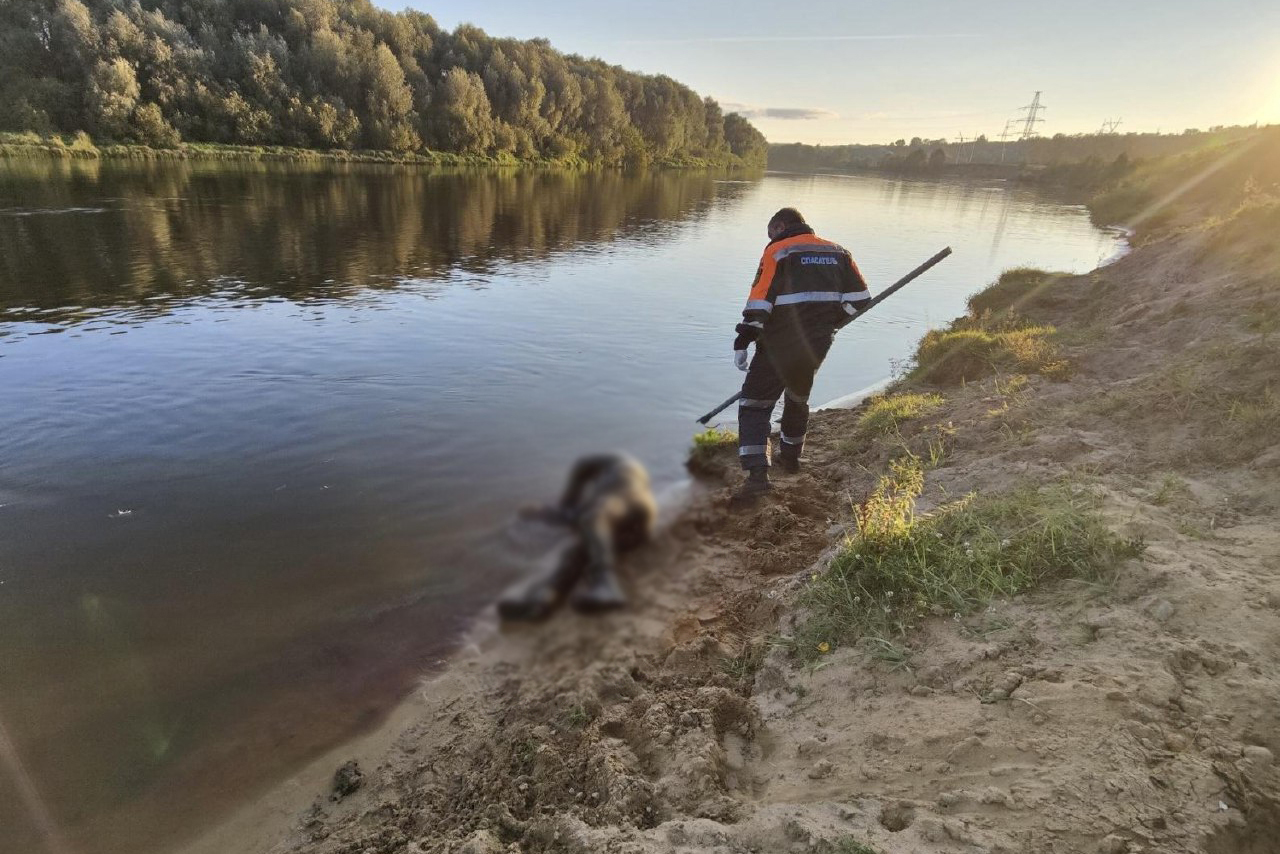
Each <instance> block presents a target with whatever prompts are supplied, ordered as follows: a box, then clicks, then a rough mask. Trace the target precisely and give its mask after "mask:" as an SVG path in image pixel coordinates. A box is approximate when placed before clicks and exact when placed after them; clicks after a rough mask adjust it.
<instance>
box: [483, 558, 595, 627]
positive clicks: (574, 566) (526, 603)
mask: <svg viewBox="0 0 1280 854" xmlns="http://www.w3.org/2000/svg"><path fill="white" fill-rule="evenodd" d="M585 563H586V552H585V550H584V549H583V548H582V546H580V545H576V546H574V547H573V548H571V549H569V550H568V551H567V552H566V553H565V554H564V555H563V557H561V559H560V561H559V562H558V563H557V564H556V566H555V568H554V569H552V570H551V571H550V572H548V573H547V574H545V575H543V576H542V577H541V578H538V579H535V580H534V581H532V582H530V583H529V584H527V585H518V586H516V587H515V588H513V589H511V590H508V591H507V592H506V593H504V594H502V597H501V598H500V599H499V600H498V616H499V617H501V618H502V619H504V620H512V621H514V620H524V621H533V620H543V619H546V618H547V617H549V616H551V614H553V613H554V612H555V610H556V609H557V608H559V607H560V606H561V605H562V604H563V603H564V600H565V597H566V596H568V595H569V591H570V590H572V589H573V585H575V584H576V583H577V582H578V580H579V579H580V578H582V568H583V566H584V564H585Z"/></svg>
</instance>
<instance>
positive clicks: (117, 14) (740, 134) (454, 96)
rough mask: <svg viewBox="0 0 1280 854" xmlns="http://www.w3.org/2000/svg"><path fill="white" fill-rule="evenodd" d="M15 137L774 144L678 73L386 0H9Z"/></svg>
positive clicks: (610, 146) (524, 150)
mask: <svg viewBox="0 0 1280 854" xmlns="http://www.w3.org/2000/svg"><path fill="white" fill-rule="evenodd" d="M0 130H11V131H34V132H37V133H74V132H79V131H83V132H87V133H89V134H92V135H93V136H94V137H95V138H96V139H99V140H105V141H113V142H134V143H142V144H145V145H149V146H153V147H172V146H175V145H178V144H179V143H181V142H183V141H187V142H208V143H234V144H243V145H286V146H295V147H303V148H317V149H347V150H351V149H376V150H387V151H394V152H402V153H411V152H422V151H427V150H430V151H444V152H452V153H457V154H465V155H487V156H490V157H497V158H499V159H513V158H518V159H546V160H557V161H562V162H579V163H593V164H601V165H644V164H647V163H650V162H667V163H681V162H685V163H695V162H696V163H705V164H708V165H750V166H762V165H763V164H764V161H765V153H766V151H767V143H766V142H765V139H764V137H763V135H762V134H761V133H760V132H759V131H758V130H756V128H755V127H753V126H752V125H751V124H750V122H748V121H747V120H746V119H744V118H742V117H741V116H739V115H737V114H736V113H729V114H725V113H724V112H723V111H722V110H721V108H720V106H719V104H717V103H716V102H715V101H714V100H713V99H711V98H703V97H700V96H699V95H698V94H697V93H696V92H694V91H693V90H691V89H689V88H688V87H687V86H684V85H682V84H680V83H678V82H676V81H675V80H672V79H671V78H669V77H666V76H663V75H645V74H637V73H634V72H629V71H626V70H625V69H622V68H619V67H617V66H613V65H609V64H608V63H605V62H603V61H601V60H599V59H587V58H583V57H581V56H577V55H566V54H563V53H560V52H559V51H557V50H555V49H554V48H552V47H551V45H550V43H548V42H547V41H546V40H544V39H533V40H528V41H524V40H517V39H500V38H492V37H490V36H488V35H486V34H485V33H484V32H483V31H482V30H480V29H477V28H476V27H473V26H470V25H466V24H464V25H461V26H459V27H457V28H456V29H455V30H453V31H452V32H449V31H446V30H443V29H441V28H440V27H439V26H438V25H437V24H436V22H435V21H434V20H433V19H432V18H431V16H429V15H426V14H423V13H421V12H417V11H413V10H406V11H402V12H398V13H391V12H388V11H386V10H382V9H378V8H376V7H375V6H373V4H372V3H370V2H369V0H141V1H140V0H5V2H3V3H0Z"/></svg>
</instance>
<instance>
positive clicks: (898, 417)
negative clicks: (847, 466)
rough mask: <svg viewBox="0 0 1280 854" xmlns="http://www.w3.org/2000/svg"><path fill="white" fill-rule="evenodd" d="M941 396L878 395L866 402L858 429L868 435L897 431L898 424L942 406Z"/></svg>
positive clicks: (920, 394) (918, 394)
mask: <svg viewBox="0 0 1280 854" xmlns="http://www.w3.org/2000/svg"><path fill="white" fill-rule="evenodd" d="M942 403H943V400H942V395H939V394H922V393H919V392H903V393H901V394H880V395H876V396H875V397H873V398H871V399H870V400H869V401H867V407H866V409H864V410H863V412H862V415H861V416H860V417H859V418H858V427H859V428H860V429H862V430H864V431H866V432H869V433H880V434H887V433H892V432H894V431H896V430H897V429H898V424H899V423H901V422H903V421H906V420H908V419H911V418H919V417H920V416H921V415H928V414H929V413H930V412H934V411H935V410H937V409H939V408H940V407H941V406H942Z"/></svg>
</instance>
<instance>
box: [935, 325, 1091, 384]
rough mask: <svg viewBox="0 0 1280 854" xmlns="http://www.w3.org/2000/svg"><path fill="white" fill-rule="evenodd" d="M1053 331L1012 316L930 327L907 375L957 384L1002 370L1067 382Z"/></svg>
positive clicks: (1068, 372)
mask: <svg viewBox="0 0 1280 854" xmlns="http://www.w3.org/2000/svg"><path fill="white" fill-rule="evenodd" d="M1056 333H1057V330H1056V329H1054V327H1052V326H1048V325H1042V324H1035V323H1031V322H1030V321H1027V320H1025V319H1023V318H1020V317H1017V316H1016V315H1013V314H1012V313H1009V314H1006V315H1004V316H1003V317H999V318H995V317H992V316H991V315H989V314H987V313H984V314H982V315H981V316H978V317H972V316H966V317H961V318H959V319H957V320H955V321H953V322H952V323H951V325H950V326H948V327H947V328H945V329H931V330H929V332H927V333H925V336H924V337H923V338H921V339H920V343H919V345H917V347H916V367H915V368H914V369H913V370H912V372H911V374H910V376H911V377H912V378H914V379H919V380H923V381H924V382H927V383H931V384H934V385H942V386H948V385H961V384H963V383H966V382H972V381H973V380H976V379H980V378H982V377H984V376H987V375H988V374H991V373H996V372H1000V371H1004V372H1017V373H1024V374H1041V375H1043V376H1047V377H1049V378H1050V379H1057V380H1065V379H1067V378H1068V377H1070V375H1071V366H1070V364H1069V363H1068V362H1067V361H1066V360H1064V359H1063V358H1062V356H1061V351H1060V349H1059V347H1058V344H1057V342H1056V341H1055V340H1054V338H1055V335H1056Z"/></svg>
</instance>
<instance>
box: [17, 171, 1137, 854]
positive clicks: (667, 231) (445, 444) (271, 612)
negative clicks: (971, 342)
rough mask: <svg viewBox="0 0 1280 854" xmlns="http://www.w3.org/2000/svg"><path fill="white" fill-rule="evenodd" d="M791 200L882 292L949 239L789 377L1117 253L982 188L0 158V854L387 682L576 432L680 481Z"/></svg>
mask: <svg viewBox="0 0 1280 854" xmlns="http://www.w3.org/2000/svg"><path fill="white" fill-rule="evenodd" d="M784 205H794V206H796V207H798V208H800V210H801V211H803V212H804V213H805V214H806V216H807V217H808V218H809V220H810V222H811V223H813V224H814V225H815V226H816V228H817V230H818V233H819V234H821V235H823V236H826V237H829V238H831V239H833V240H836V241H838V242H840V243H842V244H843V245H845V246H846V247H848V248H849V249H850V250H851V251H852V252H853V254H854V257H855V258H856V259H857V260H858V262H859V264H860V266H861V267H862V270H863V272H864V274H865V275H866V277H867V278H868V280H869V281H870V282H871V286H872V291H873V292H875V291H876V290H878V289H879V288H880V287H883V286H885V285H887V284H889V283H890V282H891V281H893V280H894V279H896V278H897V277H898V276H900V275H902V274H903V273H905V272H906V271H908V270H910V269H911V268H913V267H915V266H916V265H917V264H919V263H920V262H921V261H923V260H924V259H925V258H927V257H929V256H930V255H932V254H933V253H934V252H936V251H937V250H939V249H941V248H942V247H943V246H946V245H950V246H952V247H953V248H954V250H955V254H954V255H953V256H952V257H951V258H950V259H948V260H947V261H945V262H944V263H943V264H942V265H941V266H940V267H938V268H936V269H935V270H934V271H933V272H931V273H929V274H927V275H926V276H925V277H923V278H921V279H920V280H918V281H917V282H915V283H913V284H912V285H910V286H908V288H907V289H905V290H904V291H903V292H901V293H900V294H898V295H897V296H895V297H893V298H892V299H890V300H888V301H886V302H885V303H884V304H883V305H882V306H881V307H879V308H878V309H877V310H876V312H875V313H873V314H871V315H869V316H868V317H867V318H864V319H863V320H860V321H858V323H857V324H855V325H854V326H851V327H849V329H848V330H846V331H845V332H844V333H843V334H842V336H841V338H840V340H839V341H838V342H837V344H836V346H835V347H834V348H833V350H832V352H831V355H830V357H829V358H828V360H827V363H826V365H825V366H824V368H823V370H822V372H821V374H820V375H819V377H818V381H817V383H816V386H815V389H814V394H813V399H814V400H815V401H822V400H825V399H832V398H836V397H839V396H841V395H844V394H847V393H848V392H850V391H853V390H856V389H859V388H862V387H865V386H868V385H870V384H872V383H875V382H877V381H879V380H882V379H884V378H885V377H886V376H888V375H889V373H890V372H891V370H892V368H893V366H894V365H895V364H900V363H901V362H902V360H904V359H906V358H908V357H909V355H910V353H911V351H912V349H913V346H914V343H915V342H916V340H917V339H918V338H919V336H920V335H921V334H922V333H923V332H924V330H926V329H927V328H929V327H930V326H933V325H937V324H940V323H942V322H945V321H946V320H948V319H950V318H951V317H952V316H954V315H956V314H958V313H960V312H961V311H962V310H963V305H964V300H965V297H967V296H968V295H969V294H970V293H972V292H974V291H975V290H977V289H979V288H980V287H981V286H983V285H984V284H985V283H987V282H989V281H990V280H992V279H993V278H994V277H995V276H996V275H997V274H998V273H999V271H1000V270H1001V269H1004V268H1007V267H1010V266H1015V265H1020V264H1035V265H1038V266H1043V267H1049V268H1054V269H1068V270H1075V271H1084V270H1087V269H1090V268H1092V267H1094V266H1096V265H1097V264H1098V262H1099V261H1100V260H1101V259H1103V258H1105V257H1107V256H1110V255H1112V254H1113V253H1114V252H1115V251H1116V249H1117V247H1118V243H1117V240H1116V238H1115V237H1114V236H1112V235H1109V234H1105V233H1103V232H1100V231H1098V230H1097V229H1095V228H1094V227H1092V226H1091V225H1090V223H1089V220H1088V217H1087V214H1086V212H1085V211H1084V210H1083V209H1081V208H1079V207H1070V206H1063V205H1060V204H1055V203H1053V202H1051V201H1048V200H1045V199H1043V198H1041V197H1038V196H1036V195H1034V194H1032V193H1030V192H1027V191H1023V190H1018V189H1012V188H1009V187H1007V186H1005V185H1004V184H1002V183H999V182H991V183H989V184H973V183H965V184H960V183H933V182H920V181H896V180H885V179H880V178H874V177H847V176H797V175H784V174H769V175H767V176H764V177H757V178H751V179H748V180H742V179H737V178H732V177H716V176H712V175H707V174H681V173H672V172H667V173H655V174H645V175H620V174H616V173H588V174H574V173H562V172H501V171H489V172H478V173H428V172H424V171H420V170H414V169H409V168H397V167H354V166H353V167H340V166H286V165H265V164H235V165H228V164H213V163H182V164H146V165H127V164H100V163H70V164H44V163H41V164H30V163H12V162H10V163H6V162H4V161H0V849H3V850H5V851H10V850H13V851H20V850H21V851H38V850H40V848H41V846H42V845H43V846H46V847H49V848H51V850H55V851H57V852H58V854H62V852H64V851H66V852H70V851H75V852H85V854H98V852H108V851H110V852H117V851H119V852H146V851H151V850H162V849H164V848H165V847H166V846H168V845H170V844H172V843H173V842H174V841H176V840H177V839H179V838H180V837H181V836H182V835H183V834H184V833H189V832H191V831H192V830H193V829H195V828H197V827H199V826H200V825H201V824H203V823H207V822H208V821H209V820H210V819H212V818H214V817H216V815H217V812H218V810H219V809H221V808H224V807H226V806H228V805H229V804H231V803H233V802H234V801H235V800H236V799H237V798H243V797H246V796H251V795H252V793H253V792H254V791H256V790H257V789H258V788H260V787H261V786H263V785H265V784H266V783H268V782H269V781H270V780H271V779H273V778H276V777H279V776H281V775H283V774H285V773H287V772H288V771H290V770H291V769H293V768H296V767H297V766H298V765H299V764H300V763H301V762H303V761H304V760H305V759H307V758H309V757H312V756H315V755H317V754H318V753H319V752H321V751H323V750H324V749H325V748H327V747H331V746H333V745H334V744H335V743H337V742H340V741H341V740H343V739H345V738H348V737H350V736H352V735H353V734H355V733H357V732H359V731H361V730H362V729H365V728H368V727H369V726H370V725H371V724H373V723H375V722H376V721H377V720H378V719H379V717H380V716H381V715H383V714H384V713H385V712H386V711H387V710H388V709H389V708H390V707H391V706H392V705H393V704H394V703H395V702H396V701H397V700H399V699H400V698H401V697H403V696H404V694H405V693H406V692H407V691H408V690H409V689H410V688H411V686H412V684H413V682H414V680H415V678H416V677H417V675H418V674H420V673H421V672H422V671H423V670H424V669H426V668H428V667H430V666H433V665H434V664H435V663H436V662H438V661H439V660H440V658H441V657H442V656H443V655H445V654H447V652H448V650H449V648H450V645H451V644H452V643H453V642H455V641H456V639H457V638H458V636H459V634H460V632H462V631H463V630H464V629H465V627H466V625H467V623H468V620H470V619H471V618H473V617H474V615H475V614H476V613H477V611H478V610H479V609H480V608H482V607H483V606H484V604H485V603H486V602H488V601H489V600H491V598H492V597H493V595H494V592H495V591H496V590H497V589H500V588H501V586H503V585H504V584H506V583H507V582H509V581H510V580H512V579H513V578H514V577H516V576H517V575H518V574H519V573H520V572H521V571H522V569H523V568H524V567H525V566H526V561H525V560H524V558H523V557H522V556H521V554H520V553H519V549H518V548H516V547H515V546H514V545H513V542H512V540H511V539H510V538H509V537H506V536H504V534H503V531H504V529H505V528H506V526H507V524H508V520H510V518H511V516H512V513H513V512H514V511H515V509H516V508H518V507H519V506H520V505H521V504H524V503H528V502H531V501H537V500H542V499H545V498H550V497H552V496H553V495H554V494H555V493H556V492H557V491H558V489H559V486H560V483H561V480H562V478H563V476H564V473H565V471H566V469H567V467H568V465H569V464H570V463H571V461H572V460H573V459H574V458H575V457H576V456H577V455H579V454H582V453H585V452H588V451H593V450H599V449H610V448H624V449H627V450H629V451H631V452H632V453H633V454H635V455H636V456H638V457H639V458H640V459H641V460H643V461H644V462H645V463H646V464H648V465H649V466H650V467H651V470H652V472H653V474H654V477H655V480H656V482H657V483H658V484H659V487H660V488H670V487H672V486H674V485H677V484H679V482H680V481H681V479H682V468H681V464H682V460H683V456H684V451H685V448H686V447H687V445H688V442H689V438H690V436H691V434H692V433H693V428H694V426H695V425H694V423H693V419H694V418H695V417H697V416H698V415H700V414H701V413H702V412H704V411H706V410H708V409H710V408H711V407H712V406H714V405H715V404H717V403H719V402H720V401H721V400H723V399H724V398H725V397H727V396H728V395H729V394H731V393H733V392H734V391H735V390H736V388H737V386H738V384H739V383H740V378H741V375H740V374H739V373H738V372H737V371H736V370H735V369H734V368H733V366H732V364H731V358H730V356H731V353H730V344H731V341H732V338H733V326H734V324H735V323H736V322H737V320H738V317H739V311H740V309H741V304H742V302H743V300H744V299H745V295H746V291H747V289H748V287H749V285H750V281H751V278H752V276H753V274H754V272H755V266H756V262H757V260H758V258H759V253H760V251H761V249H762V248H763V245H764V242H765V237H764V233H765V223H766V221H767V219H768V217H769V215H770V214H771V213H772V212H773V211H774V210H775V209H777V208H779V207H781V206H784ZM733 413H734V411H733V410H732V409H730V410H729V411H727V412H726V414H725V416H726V422H728V423H731V420H732V416H733Z"/></svg>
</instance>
